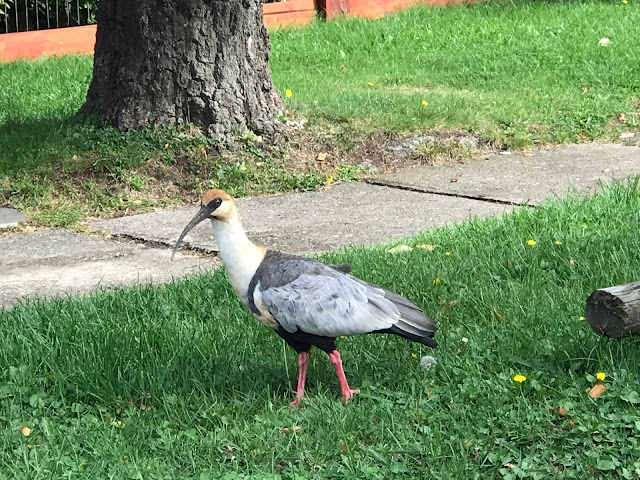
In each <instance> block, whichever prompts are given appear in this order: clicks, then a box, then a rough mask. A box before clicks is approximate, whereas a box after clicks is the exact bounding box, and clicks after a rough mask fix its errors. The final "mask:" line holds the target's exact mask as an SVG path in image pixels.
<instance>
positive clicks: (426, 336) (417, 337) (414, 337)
mask: <svg viewBox="0 0 640 480" xmlns="http://www.w3.org/2000/svg"><path fill="white" fill-rule="evenodd" d="M427 318H428V317H427ZM403 323H404V322H402V320H400V321H399V322H398V323H396V324H395V325H394V326H393V327H391V328H388V329H387V330H381V331H380V333H392V334H394V335H398V336H400V337H402V338H406V339H407V340H411V341H412V342H418V343H421V344H422V345H426V346H427V347H431V348H436V347H437V346H438V342H436V341H435V340H434V339H433V334H434V332H425V331H421V332H419V333H413V332H410V331H407V330H406V329H405V328H404V327H405V325H406V324H404V325H402V324H403ZM412 328H413V327H412ZM376 333H377V332H376Z"/></svg>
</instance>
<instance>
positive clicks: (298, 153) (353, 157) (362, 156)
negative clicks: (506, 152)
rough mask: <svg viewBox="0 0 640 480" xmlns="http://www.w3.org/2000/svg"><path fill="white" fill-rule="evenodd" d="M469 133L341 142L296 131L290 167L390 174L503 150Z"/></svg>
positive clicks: (334, 135) (373, 137)
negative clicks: (345, 167) (346, 167)
mask: <svg viewBox="0 0 640 480" xmlns="http://www.w3.org/2000/svg"><path fill="white" fill-rule="evenodd" d="M500 147H501V146H500V145H496V144H492V143H489V142H486V141H484V140H482V139H480V138H478V137H476V136H474V135H472V134H470V133H468V132H463V131H457V130H444V129H435V130H430V131H429V132H427V133H424V134H419V135H413V136H410V135H397V134H392V133H387V132H382V133H375V134H372V135H369V136H366V137H360V138H357V137H356V138H350V139H349V141H348V142H344V141H341V139H340V137H339V136H338V134H337V133H335V132H334V133H325V134H318V133H317V132H313V131H304V130H302V131H298V132H294V135H293V136H292V139H291V147H290V150H289V155H290V157H291V164H292V165H291V166H292V167H295V166H296V165H297V166H299V167H302V166H304V167H305V168H316V169H319V170H325V171H331V170H334V169H336V168H338V167H340V166H343V165H353V166H356V167H362V168H366V169H369V170H370V171H372V172H376V173H388V172H392V171H394V170H397V169H398V168H404V167H410V166H412V165H417V164H428V165H440V164H444V163H448V162H460V161H466V160H470V159H472V158H474V157H476V156H479V155H486V154H487V153H489V152H493V151H496V150H499V149H500Z"/></svg>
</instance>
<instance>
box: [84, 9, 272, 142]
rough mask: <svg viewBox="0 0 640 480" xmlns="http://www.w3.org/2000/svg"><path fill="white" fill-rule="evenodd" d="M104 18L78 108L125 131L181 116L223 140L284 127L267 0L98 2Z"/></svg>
mask: <svg viewBox="0 0 640 480" xmlns="http://www.w3.org/2000/svg"><path fill="white" fill-rule="evenodd" d="M97 20H98V32H97V36H96V48H95V56H94V66H93V79H92V80H91V85H90V86H89V91H88V93H87V99H86V102H85V104H84V105H83V107H82V108H81V110H80V112H81V113H93V112H98V115H99V119H100V122H101V123H102V124H110V125H114V126H116V127H117V128H119V129H120V130H127V129H142V128H146V127H148V126H150V125H152V124H162V125H176V124H177V123H178V120H180V119H183V120H185V121H188V122H191V123H193V124H194V125H196V126H197V127H199V128H200V129H201V130H202V131H203V133H206V134H207V135H208V136H210V137H213V138H214V140H216V141H218V142H220V144H221V145H222V146H230V145H232V143H233V134H234V133H238V132H242V131H245V130H247V129H248V130H251V131H252V132H254V133H256V134H258V135H262V136H264V137H265V139H266V140H275V139H276V138H277V137H278V136H279V135H280V134H282V132H283V131H284V130H283V126H282V123H281V122H280V121H279V120H278V118H277V117H278V115H277V110H278V109H279V108H282V100H281V98H280V94H279V93H278V91H277V90H276V89H275V87H274V86H273V84H272V82H271V71H270V70H269V63H268V61H269V51H270V49H271V44H270V42H269V34H268V32H267V30H266V28H265V27H264V24H263V21H262V1H261V0H179V1H178V0H127V1H116V0H100V3H99V6H98V13H97Z"/></svg>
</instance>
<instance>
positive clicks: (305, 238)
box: [92, 182, 510, 254]
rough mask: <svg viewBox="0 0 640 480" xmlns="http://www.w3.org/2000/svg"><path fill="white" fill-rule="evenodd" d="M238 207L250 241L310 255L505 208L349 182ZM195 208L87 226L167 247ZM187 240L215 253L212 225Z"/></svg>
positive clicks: (251, 200) (250, 200) (204, 225)
mask: <svg viewBox="0 0 640 480" xmlns="http://www.w3.org/2000/svg"><path fill="white" fill-rule="evenodd" d="M238 208H239V210H240V214H241V216H242V219H243V223H244V226H245V229H246V231H247V235H248V236H249V238H250V239H252V240H253V241H254V242H255V243H257V244H259V245H263V246H265V247H267V248H273V249H277V250H280V251H284V252H289V253H305V254H308V253H313V252H323V251H329V250H333V249H336V248H339V247H342V246H356V245H371V244H378V243H381V242H384V241H388V240H392V239H398V238H402V237H407V236H410V235H414V234H416V233H418V232H420V231H422V230H424V229H426V228H428V227H437V226H442V225H444V224H447V223H452V222H459V221H461V220H464V219H466V218H468V217H470V216H479V217H485V216H489V215H496V214H500V213H503V212H505V211H506V210H509V208H510V207H508V206H505V205H499V204H494V203H489V202H482V201H476V200H469V199H460V198H453V197H446V196H440V195H430V194H424V193H419V192H412V191H406V190H400V189H393V188H386V187H380V186H376V185H369V184H366V183H358V182H353V183H344V184H338V185H334V186H333V187H331V188H329V189H324V190H318V191H314V192H306V193H294V194H287V195H278V196H272V197H259V198H248V199H240V200H238ZM197 210H198V208H197V207H195V206H194V207H193V208H181V209H174V210H165V211H158V212H153V213H148V214H141V215H135V216H129V217H122V218H115V219H111V220H104V221H98V222H95V223H93V225H92V227H93V228H94V229H96V230H102V231H106V232H109V233H111V234H113V235H125V236H127V237H131V238H136V239H140V240H147V241H153V242H160V243H163V244H165V245H171V246H172V245H173V244H174V243H175V241H176V240H177V239H178V236H179V235H180V233H181V232H182V230H183V228H184V227H185V225H186V224H187V223H188V222H189V220H191V218H192V217H193V215H194V214H195V213H196V211H197ZM185 244H186V246H188V247H191V248H197V249H200V250H204V251H216V250H217V246H216V244H215V241H214V240H213V234H212V232H211V225H210V224H209V222H203V223H202V224H200V225H199V226H198V227H196V228H194V229H193V230H192V231H191V232H190V233H189V235H187V237H186V239H185Z"/></svg>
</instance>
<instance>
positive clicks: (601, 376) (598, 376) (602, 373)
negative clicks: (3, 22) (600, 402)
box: [596, 372, 607, 382]
mask: <svg viewBox="0 0 640 480" xmlns="http://www.w3.org/2000/svg"><path fill="white" fill-rule="evenodd" d="M596 378H597V379H598V380H600V381H601V382H602V381H604V379H605V378H607V375H606V374H605V373H604V372H598V373H596Z"/></svg>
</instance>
